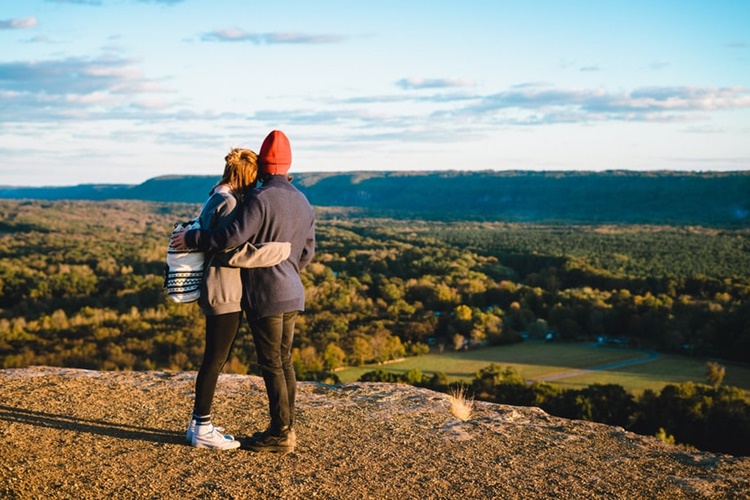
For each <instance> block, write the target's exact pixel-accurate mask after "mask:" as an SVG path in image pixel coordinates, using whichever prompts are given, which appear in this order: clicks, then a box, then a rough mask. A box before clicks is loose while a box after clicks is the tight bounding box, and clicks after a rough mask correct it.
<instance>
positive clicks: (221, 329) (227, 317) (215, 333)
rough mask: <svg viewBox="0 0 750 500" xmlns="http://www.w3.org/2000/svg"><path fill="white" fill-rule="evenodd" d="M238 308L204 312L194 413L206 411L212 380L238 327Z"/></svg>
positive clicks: (240, 315)
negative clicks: (203, 341)
mask: <svg viewBox="0 0 750 500" xmlns="http://www.w3.org/2000/svg"><path fill="white" fill-rule="evenodd" d="M241 320H242V312H239V311H238V312H233V313H227V314H217V315H208V316H206V350H205V352H204V353H203V362H202V363H201V367H200V370H198V377H197V378H196V379H195V407H194V408H193V412H194V413H195V414H196V415H210V414H211V404H212V403H213V400H214V392H215V390H216V382H217V381H218V380H219V373H221V370H222V368H224V364H225V363H226V362H227V359H228V358H229V353H230V352H231V350H232V344H234V339H235V338H236V337H237V332H238V331H239V329H240V321H241Z"/></svg>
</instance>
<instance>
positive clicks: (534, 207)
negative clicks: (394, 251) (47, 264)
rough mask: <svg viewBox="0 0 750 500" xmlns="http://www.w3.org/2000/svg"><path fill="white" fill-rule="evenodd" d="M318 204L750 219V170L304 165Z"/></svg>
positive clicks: (200, 193)
mask: <svg viewBox="0 0 750 500" xmlns="http://www.w3.org/2000/svg"><path fill="white" fill-rule="evenodd" d="M216 181H217V177H215V176H164V177H156V178H153V179H150V180H148V181H146V182H144V183H142V184H138V185H122V184H119V185H114V184H111V185H107V184H104V185H101V184H100V185H78V186H68V187H43V188H23V187H8V186H5V187H0V198H14V199H21V198H33V199H47V200H59V199H81V200H104V199H135V200H148V201H164V202H195V203H200V202H202V201H203V200H204V199H205V198H206V196H207V194H208V191H209V190H210V188H211V187H212V186H213V184H214V183H215V182H216ZM294 183H295V184H296V185H297V186H299V187H300V189H301V190H302V191H303V192H304V193H305V194H306V195H307V196H308V198H309V199H310V202H311V203H312V204H313V205H315V206H318V207H352V208H356V209H358V210H361V211H362V212H364V213H366V214H377V215H390V216H396V217H412V216H417V217H425V218H433V219H444V220H445V219H448V220H461V219H474V220H504V221H518V222H547V223H548V222H577V223H649V224H695V225H707V226H735V227H745V226H749V225H750V171H738V172H721V173H696V172H673V171H660V172H631V171H608V172H581V171H567V172H527V171H502V172H497V171H481V172H457V171H443V172H437V171H433V172H349V173H340V172H339V173H335V172H331V173H297V174H295V179H294Z"/></svg>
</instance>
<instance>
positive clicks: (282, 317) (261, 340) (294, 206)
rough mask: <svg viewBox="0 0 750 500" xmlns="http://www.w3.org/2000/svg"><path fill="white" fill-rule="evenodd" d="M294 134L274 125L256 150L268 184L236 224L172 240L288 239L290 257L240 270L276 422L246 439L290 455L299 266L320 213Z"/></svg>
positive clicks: (203, 245)
mask: <svg viewBox="0 0 750 500" xmlns="http://www.w3.org/2000/svg"><path fill="white" fill-rule="evenodd" d="M291 163H292V151H291V147H290V144H289V139H288V138H287V137H286V135H284V133H283V132H281V131H280V130H274V131H272V132H271V133H270V134H268V136H267V137H266V138H265V140H264V141H263V145H262V146H261V149H260V153H259V155H258V164H259V167H260V174H261V179H262V181H263V186H262V187H260V188H258V189H255V190H253V191H252V192H251V193H249V194H248V195H246V196H245V199H244V202H243V205H242V207H241V209H240V211H239V213H238V214H237V218H236V219H235V220H234V222H233V223H232V224H230V225H229V226H228V227H226V228H223V229H217V230H214V231H206V230H197V231H196V230H193V231H186V232H184V233H178V234H177V235H175V236H174V237H173V242H172V243H173V246H176V248H180V247H182V246H187V247H189V248H199V249H201V250H203V251H204V252H205V251H209V250H223V249H225V248H231V247H234V246H237V245H240V244H242V243H244V242H245V241H250V242H251V243H259V242H270V241H288V242H291V244H292V250H291V254H290V255H289V258H288V259H287V260H286V261H284V262H282V263H281V264H279V265H277V266H273V267H267V268H262V269H261V268H257V269H242V282H243V302H242V305H243V309H244V310H245V313H246V315H247V318H248V322H249V323H250V329H251V331H252V333H253V340H254V342H255V347H256V351H257V353H258V363H259V364H260V368H261V373H262V375H263V380H264V381H265V385H266V392H267V393H268V403H269V411H270V416H271V423H270V425H269V427H268V428H267V429H266V430H265V431H263V432H259V433H256V434H255V435H254V436H253V437H252V438H250V439H249V440H248V442H247V443H246V446H247V447H248V448H250V449H252V450H255V451H274V452H283V453H286V452H290V451H293V450H294V446H295V444H296V434H295V432H294V428H293V425H294V400H295V396H296V377H295V374H294V366H293V365H292V341H293V339H294V323H295V318H296V316H297V313H298V312H299V311H303V310H304V308H305V292H304V289H303V286H302V281H301V279H300V271H301V270H302V269H304V267H305V266H306V265H307V264H308V263H309V262H310V260H311V259H312V257H313V254H314V250H315V214H314V212H313V209H312V207H311V206H310V203H309V202H308V201H307V198H305V196H304V195H303V194H302V193H300V192H299V190H297V189H296V188H295V187H294V186H292V184H291V182H290V181H291V177H288V175H287V172H288V171H289V168H290V166H291Z"/></svg>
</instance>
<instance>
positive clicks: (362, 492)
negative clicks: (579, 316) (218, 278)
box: [0, 367, 750, 500]
mask: <svg viewBox="0 0 750 500" xmlns="http://www.w3.org/2000/svg"><path fill="white" fill-rule="evenodd" d="M194 379H195V372H96V371H87V370H78V369H66V368H46V367H32V368H26V369H9V370H0V498H8V499H15V498H23V499H25V498H76V499H89V498H90V499H100V498H139V499H140V498H159V499H161V498H166V499H186V498H217V499H218V498H222V499H224V498H237V499H252V498H281V497H284V498H341V499H358V498H363V499H364V498H368V499H369V498H378V499H380V498H383V499H399V500H404V499H411V498H414V499H417V498H419V499H423V498H441V499H444V498H448V499H450V498H455V499H469V498H567V499H570V498H586V499H589V498H639V499H640V498H669V499H680V498H685V499H687V498H690V499H694V498H747V497H748V496H750V458H748V457H733V456H729V455H721V454H716V453H704V452H699V451H696V450H691V449H688V448H684V447H679V446H674V445H667V444H664V443H662V442H661V441H659V440H657V439H656V438H649V437H643V436H638V435H636V434H632V433H629V432H626V431H624V430H623V429H620V428H617V427H611V426H606V425H602V424H595V423H590V422H583V421H575V420H566V419H562V418H557V417H552V416H550V415H548V414H546V413H544V412H543V411H541V410H539V409H536V408H523V407H514V406H507V405H498V404H490V403H480V402H477V403H475V408H474V414H473V416H472V417H471V419H470V420H468V421H467V422H460V421H458V420H457V419H456V418H455V417H454V416H453V415H452V413H451V411H450V403H449V396H448V395H445V394H441V393H437V392H432V391H429V390H425V389H419V388H414V387H410V386H406V385H396V384H369V383H352V384H345V385H342V386H327V385H322V384H317V383H312V382H301V383H299V391H298V400H297V401H298V410H297V419H296V424H295V427H296V429H297V437H298V445H297V448H296V450H295V451H294V453H290V454H287V455H275V454H258V453H253V452H250V451H245V450H242V449H240V450H233V451H227V452H216V451H213V450H199V449H195V448H193V447H191V446H189V445H187V444H186V443H185V427H186V425H187V420H188V417H189V415H190V411H191V409H192V403H193V397H194V392H193V384H194ZM212 415H213V418H214V422H215V423H216V424H217V425H222V426H225V427H226V429H227V430H226V432H229V433H232V434H235V435H236V436H239V437H242V436H249V435H251V434H252V433H253V432H255V431H257V430H262V429H263V428H265V426H266V425H267V399H266V395H265V390H264V387H263V382H262V379H260V378H259V377H255V376H246V375H222V376H221V378H220V379H219V385H218V389H217V393H216V397H215V400H214V407H213V411H212Z"/></svg>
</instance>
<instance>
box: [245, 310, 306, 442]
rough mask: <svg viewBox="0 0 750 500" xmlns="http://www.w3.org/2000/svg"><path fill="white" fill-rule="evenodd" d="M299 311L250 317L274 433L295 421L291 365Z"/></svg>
mask: <svg viewBox="0 0 750 500" xmlns="http://www.w3.org/2000/svg"><path fill="white" fill-rule="evenodd" d="M296 318H297V311H293V312H288V313H283V314H276V315H273V316H268V317H265V318H257V319H250V318H248V322H249V323H250V329H251V330H252V332H253V341H254V342H255V350H256V351H257V353H258V364H260V370H261V374H262V375H263V380H264V381H265V383H266V392H267V393H268V407H269V410H270V413H271V434H276V435H279V434H281V431H282V430H283V429H285V428H287V427H290V426H291V425H292V424H293V423H294V398H295V396H296V393H297V378H296V377H295V375H294V366H293V365H292V341H293V340H294V321H295V319H296Z"/></svg>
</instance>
